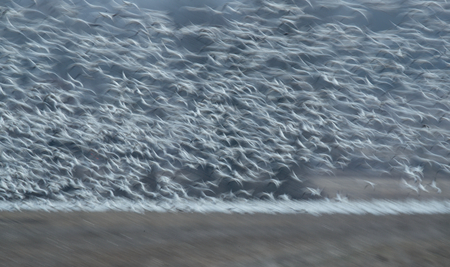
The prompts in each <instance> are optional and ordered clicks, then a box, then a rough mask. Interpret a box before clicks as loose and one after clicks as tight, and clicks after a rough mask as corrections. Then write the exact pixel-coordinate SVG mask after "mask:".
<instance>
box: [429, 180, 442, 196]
mask: <svg viewBox="0 0 450 267" xmlns="http://www.w3.org/2000/svg"><path fill="white" fill-rule="evenodd" d="M429 185H430V187H431V188H433V189H436V191H437V192H438V194H440V193H442V190H441V189H440V188H439V187H437V185H436V181H432V182H431V183H430V184H429Z"/></svg>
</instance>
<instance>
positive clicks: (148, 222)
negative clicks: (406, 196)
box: [0, 212, 450, 267]
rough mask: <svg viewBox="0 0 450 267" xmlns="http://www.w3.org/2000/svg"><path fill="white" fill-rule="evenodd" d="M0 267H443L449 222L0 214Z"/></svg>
mask: <svg viewBox="0 0 450 267" xmlns="http://www.w3.org/2000/svg"><path fill="white" fill-rule="evenodd" d="M0 265H1V266H11V267H14V266H58V267H59V266H421V267H422V266H449V265H450V214H447V215H397V216H374V215H363V216H361V215H324V216H318V217H315V216H312V215H307V214H297V215H268V214H253V215H250V214H246V215H242V214H199V213H197V214H195V213H146V214H138V213H127V212H105V213H87V212H71V213H64V212H55V213H45V212H0Z"/></svg>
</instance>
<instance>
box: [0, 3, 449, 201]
mask: <svg viewBox="0 0 450 267" xmlns="http://www.w3.org/2000/svg"><path fill="white" fill-rule="evenodd" d="M141 2H142V3H140V2H139V1H134V2H133V1H121V0H101V1H92V0H61V1H60V0H58V1H57V0H45V1H44V0H20V1H19V0H9V1H6V4H3V5H2V6H0V31H1V34H0V35H1V41H0V199H3V200H7V201H13V200H24V199H25V200H27V199H47V200H59V201H65V200H69V199H75V200H86V201H93V200H102V199H114V198H125V199H131V200H145V199H155V200H159V199H179V198H183V199H190V198H204V199H208V198H213V199H226V200H228V199H230V200H232V199H235V198H245V199H277V198H282V199H283V198H284V199H300V198H305V197H307V198H315V197H321V194H322V192H321V189H320V188H316V186H315V185H314V176H315V175H329V176H330V179H333V175H335V174H336V172H337V171H339V172H340V173H344V174H345V173H346V172H359V173H361V174H362V176H363V177H369V176H383V177H393V178H398V179H402V180H401V181H402V184H403V185H404V186H406V187H408V188H410V189H411V190H413V191H415V192H418V193H420V192H422V191H423V192H428V191H433V192H439V193H440V192H441V189H440V188H439V187H438V184H439V179H445V178H446V177H448V175H449V174H450V165H449V164H450V157H449V154H450V114H449V109H450V97H449V95H450V83H449V80H450V68H449V67H450V57H449V56H450V54H449V49H450V20H449V18H450V3H447V2H446V1H424V0H411V1H409V0H404V1H393V0H392V1H379V2H378V3H377V2H374V1H365V0H358V1H344V0H339V1H321V0H305V1H295V0H286V1H274V0H273V1H272V0H255V1H228V2H226V3H225V2H223V1H222V2H219V1H216V2H214V1H206V2H205V1H185V2H184V5H183V6H179V4H180V3H179V2H177V1H172V2H173V4H174V5H173V6H170V5H165V6H164V5H163V4H160V5H158V4H157V2H154V3H153V2H152V1H141ZM144 2H145V4H143V3H144ZM172 2H171V3H172ZM152 3H153V4H152ZM176 4H178V6H177V5H176ZM152 5H153V6H152ZM364 179H367V178H364ZM366 185H367V186H370V187H372V188H373V187H376V185H375V184H373V183H372V182H370V181H367V183H366ZM362 190H363V188H362Z"/></svg>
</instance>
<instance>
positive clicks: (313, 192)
mask: <svg viewBox="0 0 450 267" xmlns="http://www.w3.org/2000/svg"><path fill="white" fill-rule="evenodd" d="M306 189H307V190H308V191H309V193H310V194H311V195H312V196H319V197H320V196H322V190H323V189H320V188H317V189H314V188H311V187H307V188H306Z"/></svg>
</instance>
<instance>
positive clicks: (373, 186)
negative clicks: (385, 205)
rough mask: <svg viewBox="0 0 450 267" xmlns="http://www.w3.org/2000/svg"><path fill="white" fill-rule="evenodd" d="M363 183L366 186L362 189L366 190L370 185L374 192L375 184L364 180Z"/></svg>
mask: <svg viewBox="0 0 450 267" xmlns="http://www.w3.org/2000/svg"><path fill="white" fill-rule="evenodd" d="M364 182H366V183H367V185H366V186H364V189H366V188H367V187H368V186H369V185H370V186H372V188H373V189H374V190H375V185H376V184H375V183H372V182H370V181H367V180H364Z"/></svg>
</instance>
